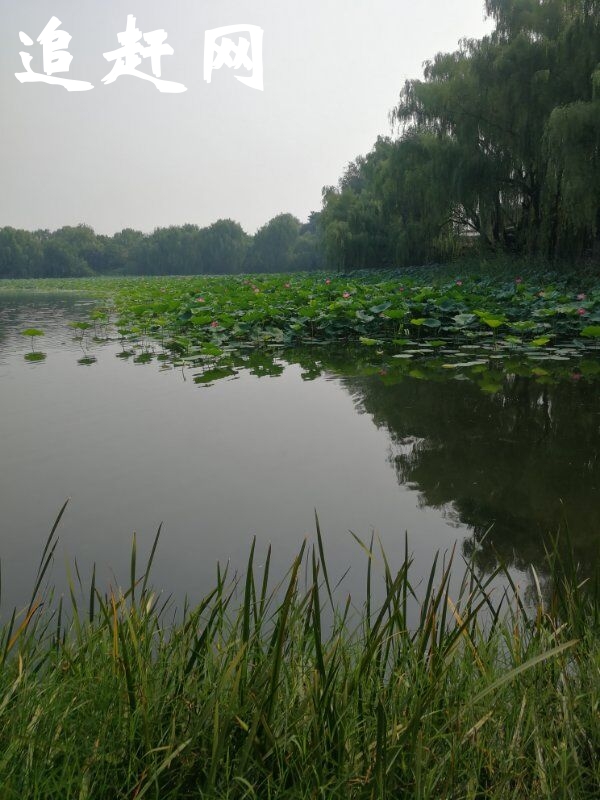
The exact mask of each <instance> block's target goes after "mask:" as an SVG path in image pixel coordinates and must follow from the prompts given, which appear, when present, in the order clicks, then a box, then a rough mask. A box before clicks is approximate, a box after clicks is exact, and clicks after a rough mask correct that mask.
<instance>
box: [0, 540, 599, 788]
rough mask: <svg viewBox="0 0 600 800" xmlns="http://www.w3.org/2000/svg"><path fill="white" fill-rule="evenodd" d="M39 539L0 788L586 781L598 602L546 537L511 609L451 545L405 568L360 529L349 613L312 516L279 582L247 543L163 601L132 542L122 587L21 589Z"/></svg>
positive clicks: (593, 748) (21, 627) (8, 682)
mask: <svg viewBox="0 0 600 800" xmlns="http://www.w3.org/2000/svg"><path fill="white" fill-rule="evenodd" d="M55 541H56V540H55V533H53V534H52V535H51V537H50V539H49V541H48V545H47V547H46V550H45V552H44V557H43V559H42V563H41V565H40V570H39V573H38V581H37V583H36V586H35V587H34V591H33V593H32V602H31V604H30V606H29V608H28V610H27V611H25V612H23V614H21V615H20V616H17V617H15V618H14V619H13V621H12V622H11V623H10V624H8V625H6V626H5V627H4V629H3V630H2V634H1V637H0V644H1V647H0V652H1V654H2V661H1V671H0V720H1V726H0V797H2V798H3V800H4V799H5V798H6V799H8V798H19V800H20V799H21V798H53V799H54V798H61V799H63V798H64V799H65V800H66V798H79V800H82V799H83V798H107V799H108V798H110V799H111V800H114V798H131V799H133V798H143V797H146V798H156V799H157V800H158V798H160V800H167V799H168V798H198V797H204V798H261V799H262V798H307V799H308V798H317V797H322V798H335V797H343V798H386V797H389V798H402V797H406V798H432V800H433V798H435V799H436V800H439V798H453V799H454V798H456V799H458V798H473V799H475V798H522V797H525V796H527V797H529V798H532V799H533V798H549V797H552V798H565V799H566V798H569V800H572V799H573V798H590V799H591V798H597V797H598V787H599V785H600V765H599V763H598V752H600V714H599V707H600V637H599V623H600V604H599V603H598V600H597V594H594V592H592V591H587V590H586V587H582V586H579V585H578V582H577V575H576V568H575V565H573V564H572V563H570V562H569V559H568V558H567V559H566V560H565V559H561V558H559V556H558V550H557V549H555V550H553V551H552V552H551V553H549V558H548V570H549V579H548V583H547V585H546V588H543V586H540V583H539V581H538V577H537V575H536V574H535V573H533V574H532V577H533V585H534V586H535V587H537V588H536V594H537V599H536V602H535V604H534V608H533V609H531V608H530V609H528V610H526V609H525V607H524V606H523V604H522V600H521V597H520V595H519V592H518V590H517V589H516V587H514V586H512V588H510V590H509V591H508V592H507V593H506V594H505V595H504V596H502V597H500V596H495V595H494V594H493V593H492V592H491V591H490V585H491V581H492V580H493V579H494V576H492V577H491V578H490V579H489V581H488V579H486V581H485V583H481V582H480V581H479V579H478V577H477V575H476V574H475V573H474V571H473V570H472V569H471V567H470V566H469V565H466V567H465V566H464V565H463V566H462V567H461V565H460V564H458V563H455V564H454V565H452V564H451V563H450V564H446V566H444V565H442V563H441V560H439V559H436V561H435V563H434V564H433V566H432V569H431V575H430V577H429V580H428V581H426V582H424V583H422V584H421V585H420V586H418V587H415V586H413V585H412V583H411V563H410V557H409V555H408V553H407V555H406V558H405V561H404V563H402V564H400V565H391V564H389V565H388V564H387V563H386V561H385V557H384V556H383V555H382V554H381V553H380V552H377V559H376V558H375V550H376V547H375V549H374V548H373V542H371V543H370V546H365V562H366V592H365V597H366V601H365V604H364V607H363V609H362V612H361V613H360V614H358V615H357V614H356V613H352V612H351V611H350V610H349V609H350V605H349V603H346V601H345V599H344V598H341V600H340V601H339V603H338V601H337V600H336V592H335V588H334V587H332V586H331V585H330V582H329V579H328V573H327V570H326V561H325V554H324V550H325V545H324V542H323V540H322V538H321V536H320V535H319V532H318V530H317V536H316V541H315V544H314V546H310V545H305V546H303V548H302V549H301V551H300V552H299V554H298V556H297V558H296V559H295V560H294V562H293V564H292V565H291V566H290V569H289V572H288V574H287V576H286V577H285V579H284V580H283V581H282V582H281V584H279V585H278V586H272V585H271V580H270V578H269V560H270V559H269V554H267V556H266V560H265V561H264V569H261V570H259V568H258V565H257V564H256V563H255V554H254V549H253V548H252V550H251V552H250V555H249V559H248V566H247V571H246V574H245V575H244V576H241V577H236V576H227V574H223V573H222V572H219V573H218V574H217V578H216V580H215V585H214V589H213V590H212V591H211V592H210V593H209V594H208V596H207V597H206V598H205V599H204V600H203V601H202V602H201V603H200V605H199V606H198V607H197V608H186V609H185V610H184V612H183V614H182V615H180V616H179V618H178V619H177V621H174V617H173V613H172V611H170V610H169V606H168V604H167V605H166V606H165V605H164V603H163V601H162V600H161V599H159V598H158V597H157V596H156V595H154V594H153V593H152V591H151V589H150V585H149V578H148V572H149V568H150V566H151V563H150V564H148V565H146V567H145V568H144V570H143V574H142V575H141V576H140V575H139V574H138V567H137V565H136V558H135V543H134V547H133V550H132V561H131V583H130V586H129V587H128V588H127V589H126V590H123V591H117V590H111V591H110V592H109V593H108V594H105V593H103V592H101V591H99V587H97V586H96V585H95V581H94V579H93V577H92V580H91V582H90V584H89V586H88V588H87V590H86V594H85V601H84V602H83V603H82V602H81V601H80V600H79V599H78V597H79V596H80V586H78V585H77V584H78V583H79V581H78V580H75V582H74V585H73V587H72V594H71V598H70V600H69V601H68V603H64V604H63V603H62V602H61V601H58V602H56V601H54V602H53V601H52V599H51V597H45V598H43V600H44V602H41V599H40V598H39V597H38V595H39V593H40V591H41V587H42V586H43V584H44V573H45V570H46V567H47V565H48V564H49V561H50V560H51V558H52V553H53V549H54V547H55ZM154 552H155V550H154V549H153V551H152V556H151V559H150V562H151V561H152V558H153V557H154ZM262 560H263V559H262V558H261V561H262ZM376 561H378V562H380V563H382V564H383V565H384V566H383V570H382V571H381V572H379V571H376V568H375V566H374V564H375V563H376ZM461 568H462V569H465V580H464V581H463V584H462V590H461V591H460V592H459V593H458V595H457V596H455V597H451V596H450V593H449V588H448V587H449V575H450V571H451V570H457V569H461ZM258 575H260V578H259V577H257V576H258ZM507 580H508V583H509V586H510V579H509V578H508V576H507ZM378 582H381V583H383V585H384V590H385V591H384V598H385V599H384V601H383V604H382V605H381V606H379V607H378V608H374V607H373V601H372V599H371V598H372V597H373V596H374V595H375V593H376V592H375V587H376V585H377V584H378ZM415 601H418V603H419V607H420V621H419V623H418V624H417V625H416V626H415V627H412V628H409V625H408V614H409V611H408V609H409V606H410V605H411V604H413V603H414V602H415ZM67 606H68V609H67Z"/></svg>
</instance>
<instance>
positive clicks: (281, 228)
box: [0, 214, 323, 278]
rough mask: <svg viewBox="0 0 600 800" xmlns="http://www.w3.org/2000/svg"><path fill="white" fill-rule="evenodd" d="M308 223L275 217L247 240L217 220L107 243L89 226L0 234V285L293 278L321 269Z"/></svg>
mask: <svg viewBox="0 0 600 800" xmlns="http://www.w3.org/2000/svg"><path fill="white" fill-rule="evenodd" d="M318 239H319V237H318V233H317V230H316V219H315V218H314V215H312V216H311V218H309V220H308V222H307V223H305V224H302V223H300V221H299V220H298V219H297V218H296V217H294V216H293V215H292V214H278V215H277V216H276V217H274V218H273V219H272V220H270V221H269V222H268V223H267V224H266V225H263V226H262V228H260V229H259V230H258V231H257V232H256V233H255V234H254V236H249V235H248V234H247V233H246V232H245V231H244V229H243V228H242V226H241V225H240V224H239V223H238V222H234V221H233V220H230V219H220V220H217V221H216V222H214V223H213V224H212V225H209V226H208V227H205V228H200V227H198V226H197V225H183V226H171V227H167V228H157V229H156V230H155V231H153V232H152V233H150V234H145V233H142V232H140V231H136V230H133V229H131V228H126V229H125V230H122V231H120V232H119V233H115V234H114V235H113V236H104V235H99V234H96V233H95V232H94V230H93V228H91V227H90V226H88V225H77V226H65V227H63V228H59V229H58V230H56V231H52V232H51V231H47V230H38V231H25V230H20V229H16V228H11V227H5V228H0V278H34V277H47V278H67V277H83V276H92V275H202V274H234V273H240V272H278V271H285V272H293V271H300V270H302V271H308V270H316V269H319V268H320V267H321V266H322V263H323V256H322V253H321V250H320V247H319V241H318Z"/></svg>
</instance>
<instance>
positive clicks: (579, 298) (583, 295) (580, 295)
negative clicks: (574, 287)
mask: <svg viewBox="0 0 600 800" xmlns="http://www.w3.org/2000/svg"><path fill="white" fill-rule="evenodd" d="M577 299H578V300H585V294H584V293H583V292H581V294H578V295H577Z"/></svg>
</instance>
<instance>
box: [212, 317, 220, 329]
mask: <svg viewBox="0 0 600 800" xmlns="http://www.w3.org/2000/svg"><path fill="white" fill-rule="evenodd" d="M210 327H211V328H218V327H219V323H218V322H217V320H216V319H213V321H212V322H211V323H210Z"/></svg>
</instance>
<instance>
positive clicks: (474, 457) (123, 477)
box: [0, 295, 600, 609]
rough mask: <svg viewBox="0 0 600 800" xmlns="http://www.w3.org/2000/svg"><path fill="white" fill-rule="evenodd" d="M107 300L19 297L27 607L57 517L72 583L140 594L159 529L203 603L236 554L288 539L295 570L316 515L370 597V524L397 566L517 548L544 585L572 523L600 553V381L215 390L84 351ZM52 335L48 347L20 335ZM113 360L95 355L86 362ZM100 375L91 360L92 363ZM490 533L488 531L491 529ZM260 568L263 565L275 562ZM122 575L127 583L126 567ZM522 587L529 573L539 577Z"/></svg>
mask: <svg viewBox="0 0 600 800" xmlns="http://www.w3.org/2000/svg"><path fill="white" fill-rule="evenodd" d="M88 308H89V301H85V300H81V299H79V300H78V299H76V298H75V299H74V298H67V297H57V296H50V295H48V296H45V297H44V296H37V297H34V298H32V297H27V298H24V297H15V296H8V295H6V296H4V297H2V296H1V295H0V509H1V521H0V556H1V558H2V605H3V608H4V609H6V608H7V607H8V608H12V606H13V605H17V606H22V605H24V604H25V603H26V602H27V601H28V599H29V595H28V592H29V591H30V589H31V586H32V582H33V577H34V574H35V570H36V568H37V563H38V560H39V556H40V554H41V550H42V547H43V543H44V541H45V539H46V537H47V535H48V532H49V530H50V527H51V525H52V522H53V520H54V518H55V517H56V514H57V513H58V510H59V509H60V507H61V505H62V504H63V502H64V501H65V499H66V498H67V497H69V498H71V500H70V503H69V506H68V508H67V511H66V513H65V516H64V518H63V520H62V522H61V525H60V545H59V548H58V550H57V558H56V559H55V564H54V572H53V580H54V581H55V582H56V583H57V585H58V586H59V588H60V587H64V575H65V566H64V564H65V562H69V563H72V562H73V560H74V559H77V562H78V565H79V568H80V571H81V573H82V574H83V575H89V572H90V568H91V564H92V563H93V562H95V563H96V564H97V566H98V570H99V573H100V576H101V577H100V580H103V581H104V582H105V585H107V584H108V582H112V583H113V585H114V584H117V583H122V584H125V583H127V580H128V569H129V553H130V545H131V537H132V533H133V531H136V532H137V537H138V549H139V558H140V560H143V558H144V555H145V554H147V553H148V551H149V548H150V546H151V543H152V540H153V537H154V534H155V532H156V530H157V528H158V525H159V524H160V523H161V522H163V523H164V527H163V535H162V538H161V543H160V546H159V552H158V555H157V559H156V566H155V569H154V578H153V583H154V585H155V586H157V587H160V588H162V589H164V590H165V591H166V592H167V593H171V592H172V593H173V594H174V595H175V597H176V598H182V597H183V595H184V594H187V595H189V596H190V597H191V598H192V599H198V598H199V597H200V595H201V594H202V593H203V592H204V591H205V590H207V589H208V588H209V587H211V586H212V581H213V579H214V576H215V572H216V564H217V562H218V561H219V562H220V563H221V564H224V563H225V562H227V561H230V563H231V565H232V568H234V569H235V568H239V569H242V570H243V568H244V563H245V560H246V558H247V555H248V552H249V547H250V542H251V540H252V537H253V536H256V537H257V552H260V553H264V552H265V550H266V547H267V544H268V543H269V542H272V543H273V548H274V566H275V570H280V571H282V570H283V569H284V567H287V566H289V564H290V562H291V559H292V557H293V555H294V554H295V553H296V552H297V551H298V548H299V547H300V545H301V543H302V541H303V539H304V538H305V537H307V536H308V537H310V538H314V509H316V510H317V512H318V515H319V519H320V522H321V527H322V529H323V531H324V534H325V538H326V546H327V550H328V552H329V569H330V572H332V573H333V576H334V578H340V577H341V576H342V575H343V574H344V573H345V572H346V571H347V570H348V569H350V572H349V574H348V575H347V576H346V578H345V579H344V582H343V587H344V590H345V591H347V592H350V593H352V594H353V596H358V595H360V593H361V592H362V587H363V585H364V571H365V564H364V556H363V554H362V553H361V551H360V548H359V547H358V545H357V544H356V542H355V541H354V539H353V538H352V536H351V535H350V533H349V530H352V531H353V532H354V533H356V534H357V535H358V536H360V537H361V538H362V539H363V540H368V539H369V537H370V535H371V532H372V531H373V530H375V531H376V532H377V533H378V534H379V535H380V537H381V539H382V542H383V544H384V546H385V549H386V551H387V553H388V555H389V557H390V559H391V560H392V562H396V563H398V562H399V560H400V559H401V557H402V555H403V552H404V534H405V531H408V536H409V547H410V550H411V552H412V553H413V554H414V557H415V568H416V570H417V574H418V572H419V570H421V571H426V570H428V569H429V566H430V564H431V560H432V556H433V554H434V553H435V552H436V551H437V550H439V549H442V550H446V549H450V548H452V546H453V545H454V543H455V542H457V543H458V549H459V552H462V553H464V554H466V555H470V554H472V553H475V556H476V559H477V563H478V565H479V568H480V569H481V571H482V572H486V571H490V570H492V569H493V567H494V565H495V564H496V559H497V556H498V555H500V556H501V557H502V558H504V559H505V560H506V561H508V562H509V563H510V564H511V565H512V567H513V568H514V570H515V571H516V572H517V573H519V572H520V571H523V570H526V568H527V566H528V565H529V564H530V563H533V564H535V565H536V569H538V571H540V572H541V573H542V574H543V570H544V562H543V536H544V535H545V534H547V533H548V532H555V531H556V530H557V529H558V528H559V527H561V526H562V527H563V528H564V527H565V526H566V525H568V527H569V530H570V534H571V537H572V539H573V542H574V545H575V548H576V552H577V555H578V558H579V559H580V560H581V561H582V563H583V564H584V565H585V567H586V568H587V569H590V568H591V567H592V565H594V564H595V563H596V562H597V561H598V545H599V543H600V524H599V523H600V504H599V503H598V500H599V494H600V491H599V489H600V460H599V453H600V404H599V403H598V384H596V383H594V382H592V381H591V380H588V379H584V380H570V381H563V382H561V383H558V384H557V385H547V384H543V383H542V384H540V383H538V382H536V381H533V380H531V379H526V378H517V377H514V376H510V375H509V376H506V377H505V379H504V383H503V386H502V388H501V390H500V391H497V392H495V393H489V392H488V393H485V392H482V391H481V389H480V388H479V387H478V386H477V385H475V384H473V383H470V382H468V381H460V380H455V379H450V378H449V379H447V380H444V381H435V382H433V381H429V380H419V379H417V378H406V379H405V380H403V381H402V382H401V383H397V384H395V385H388V384H386V381H385V380H384V379H382V377H380V376H379V375H373V376H370V377H357V376H353V375H352V370H351V369H350V370H349V369H348V364H345V365H344V370H343V371H344V374H343V375H340V374H339V373H338V372H336V370H335V368H334V367H331V368H330V369H328V370H326V371H325V373H324V374H322V375H321V376H319V377H317V378H315V379H314V380H306V378H307V370H306V367H305V366H303V367H300V366H299V365H298V364H294V363H286V361H285V359H282V362H281V363H282V366H283V372H282V374H281V375H280V376H279V377H262V378H259V377H256V376H255V375H250V374H241V375H240V376H238V377H237V378H236V379H233V380H225V381H220V382H217V383H216V384H214V385H213V386H210V387H208V388H207V387H198V386H196V385H195V384H194V382H193V380H192V379H191V373H190V372H189V371H184V370H181V369H173V368H170V367H168V366H166V365H163V366H162V367H161V365H160V364H159V363H158V362H156V361H153V362H151V363H150V364H136V363H133V360H132V359H129V360H126V359H123V358H118V357H117V355H118V354H119V353H121V352H122V348H121V346H120V345H119V344H116V343H108V344H96V343H93V342H91V341H90V342H89V343H88V344H87V345H86V346H85V347H82V346H81V344H80V343H78V342H77V341H75V340H74V339H73V330H72V329H70V328H69V327H68V324H67V323H68V322H69V321H70V320H77V319H82V318H84V316H85V313H86V310H87V309H88ZM28 327H39V328H42V329H43V330H44V331H45V336H44V337H43V338H41V337H40V338H39V339H37V340H36V341H35V343H34V344H35V349H36V350H41V351H43V352H45V353H46V359H45V360H44V361H42V362H39V363H32V362H29V361H27V360H26V359H25V355H26V354H27V352H28V351H30V350H31V344H30V342H29V341H28V340H27V339H26V338H25V337H23V336H22V335H21V334H20V332H21V331H22V330H23V329H25V328H28ZM90 356H91V357H93V358H95V359H96V361H95V362H94V363H91V364H90V363H87V364H86V363H85V359H86V357H88V360H89V357H90ZM82 359H83V362H84V363H80V362H82ZM486 532H487V535H486ZM259 563H260V559H259ZM113 570H114V572H113ZM522 580H523V582H525V583H527V580H528V579H527V575H526V573H523V575H522Z"/></svg>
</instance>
